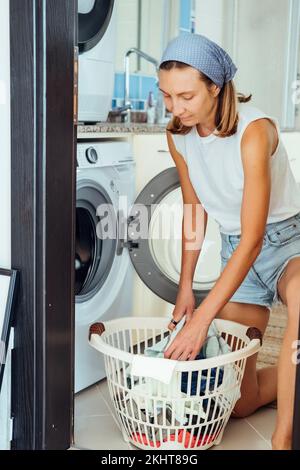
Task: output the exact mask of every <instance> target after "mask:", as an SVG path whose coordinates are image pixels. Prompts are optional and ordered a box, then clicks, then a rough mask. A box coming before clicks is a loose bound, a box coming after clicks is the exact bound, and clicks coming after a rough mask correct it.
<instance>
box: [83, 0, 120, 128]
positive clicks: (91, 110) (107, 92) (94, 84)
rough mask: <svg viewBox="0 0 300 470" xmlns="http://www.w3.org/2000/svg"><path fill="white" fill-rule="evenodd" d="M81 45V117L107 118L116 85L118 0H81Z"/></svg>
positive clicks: (85, 118) (90, 119)
mask: <svg viewBox="0 0 300 470" xmlns="http://www.w3.org/2000/svg"><path fill="white" fill-rule="evenodd" d="M78 48H79V58H78V121H80V122H86V123H88V122H99V121H106V120H107V116H108V112H109V111H110V109H111V100H112V96H113V86H114V68H115V66H114V61H115V55H116V53H115V52H116V8H115V1H114V0H78Z"/></svg>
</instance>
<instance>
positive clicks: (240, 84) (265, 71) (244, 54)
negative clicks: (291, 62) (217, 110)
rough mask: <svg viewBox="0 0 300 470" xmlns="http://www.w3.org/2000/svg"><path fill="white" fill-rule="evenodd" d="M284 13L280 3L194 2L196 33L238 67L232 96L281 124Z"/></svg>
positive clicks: (285, 33) (256, 0)
mask: <svg viewBox="0 0 300 470" xmlns="http://www.w3.org/2000/svg"><path fill="white" fill-rule="evenodd" d="M288 27H289V8H288V2H287V1H286V0H276V2H274V1H273V0H263V1H262V0H251V1H250V2H249V0H210V1H209V2H208V1H207V0H196V32H197V33H200V34H204V35H205V36H207V37H209V38H210V39H212V40H213V41H216V42H217V43H218V44H220V45H221V46H222V47H224V49H225V50H227V51H228V53H229V54H230V55H231V57H232V59H233V60H234V62H235V63H236V65H237V67H238V72H237V74H236V76H235V80H234V81H235V84H236V87H237V90H238V91H239V92H241V93H245V94H248V93H252V94H253V99H252V104H253V105H254V106H257V107H258V108H260V109H262V110H263V111H264V112H265V113H267V114H270V115H271V116H275V117H277V118H278V119H280V121H281V118H282V113H283V100H284V84H285V80H286V55H287V47H288V44H287V37H288Z"/></svg>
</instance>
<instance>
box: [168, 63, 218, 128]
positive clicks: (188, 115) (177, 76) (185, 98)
mask: <svg viewBox="0 0 300 470" xmlns="http://www.w3.org/2000/svg"><path fill="white" fill-rule="evenodd" d="M159 88H160V90H161V91H162V93H163V96H164V101H165V105H166V108H167V110H168V111H169V112H171V113H172V114H173V115H174V116H176V117H178V118H180V120H181V122H182V124H183V125H184V126H188V127H192V126H195V125H197V124H204V125H205V123H206V122H207V121H208V120H209V119H211V117H212V112H213V111H214V109H215V107H216V102H217V99H216V97H217V95H218V93H219V88H218V87H217V86H216V85H213V87H212V89H211V92H209V90H208V89H207V86H206V84H205V83H204V82H203V81H202V80H201V79H200V77H199V72H198V70H196V69H194V68H193V67H189V66H187V67H184V68H183V69H179V68H174V69H171V70H160V71H159Z"/></svg>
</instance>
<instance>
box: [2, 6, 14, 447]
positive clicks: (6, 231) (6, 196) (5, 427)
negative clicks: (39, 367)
mask: <svg viewBox="0 0 300 470" xmlns="http://www.w3.org/2000/svg"><path fill="white" fill-rule="evenodd" d="M0 44H1V47H0V220H1V230H0V267H1V268H10V267H11V242H10V239H11V215H10V214H11V202H10V193H11V191H10V61H9V55H10V47H9V0H0ZM0 295H1V293H0ZM9 410H10V355H8V357H7V361H6V368H5V375H4V381H3V385H2V391H1V395H0V423H1V425H0V449H7V448H8V447H9V440H10V433H9Z"/></svg>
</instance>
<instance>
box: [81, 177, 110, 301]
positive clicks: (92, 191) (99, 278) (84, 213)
mask: <svg viewBox="0 0 300 470" xmlns="http://www.w3.org/2000/svg"><path fill="white" fill-rule="evenodd" d="M101 204H105V205H107V207H108V209H109V208H110V207H113V205H112V202H111V200H110V198H109V195H108V194H107V192H106V191H105V190H104V188H102V187H101V186H99V185H97V184H96V183H95V182H94V181H88V180H86V181H80V182H79V183H78V185H77V197H76V243H75V299H76V302H86V301H87V300H89V299H91V298H92V297H94V295H95V294H96V293H97V292H98V291H99V290H100V289H101V287H102V285H103V284H104V282H105V281H106V278H107V277H108V275H109V273H110V270H111V267H112V264H113V261H114V259H115V252H116V240H114V239H108V238H104V237H101V234H100V236H99V233H98V231H99V230H100V228H101V224H99V221H100V219H99V217H98V216H97V208H98V207H99V206H100V205H101ZM111 211H112V213H111V214H109V219H110V220H111V223H115V224H116V215H115V213H114V212H113V210H112V209H111Z"/></svg>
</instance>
